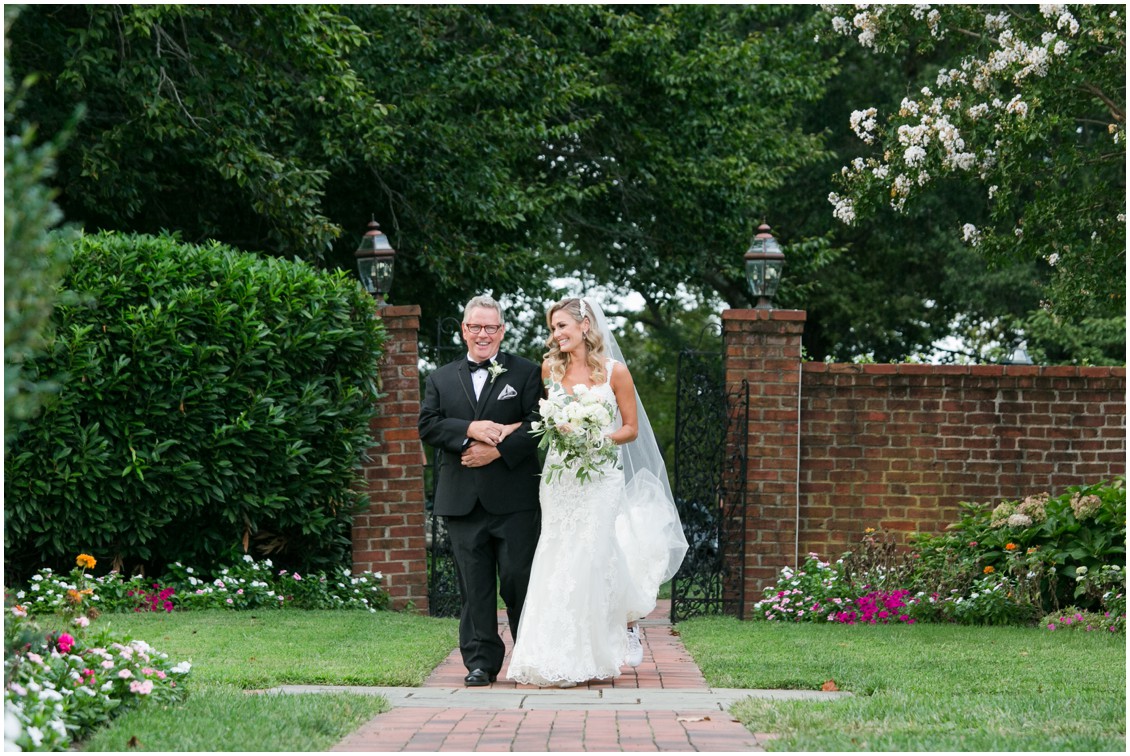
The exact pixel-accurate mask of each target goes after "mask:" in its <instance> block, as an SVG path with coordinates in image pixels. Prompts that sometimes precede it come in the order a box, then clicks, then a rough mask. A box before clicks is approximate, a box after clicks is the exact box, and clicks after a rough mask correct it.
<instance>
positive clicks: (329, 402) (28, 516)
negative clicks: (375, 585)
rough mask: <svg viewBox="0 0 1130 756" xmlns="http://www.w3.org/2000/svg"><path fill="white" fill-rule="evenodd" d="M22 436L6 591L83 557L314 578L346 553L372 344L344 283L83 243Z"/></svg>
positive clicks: (176, 247) (150, 248)
mask: <svg viewBox="0 0 1130 756" xmlns="http://www.w3.org/2000/svg"><path fill="white" fill-rule="evenodd" d="M64 285H65V286H66V287H67V288H69V289H70V290H72V291H74V292H77V293H78V294H80V295H82V296H81V298H80V299H79V300H78V301H79V303H78V304H73V303H72V304H64V305H61V306H59V307H57V308H56V311H55V316H54V323H55V327H56V331H57V337H56V340H55V344H54V347H53V350H52V352H51V353H50V354H49V355H47V356H45V357H43V358H41V359H38V360H35V361H33V362H31V363H29V364H28V366H27V367H28V369H29V370H31V371H32V372H33V373H37V374H39V375H56V374H65V375H66V378H65V379H64V383H63V385H62V387H61V390H60V392H59V393H58V394H57V395H56V396H54V397H53V398H52V401H50V402H49V403H47V404H46V406H45V407H44V410H43V412H42V413H41V414H40V415H39V416H38V417H36V418H34V419H31V420H28V421H26V422H25V423H24V424H22V425H21V426H19V427H17V428H16V433H15V434H14V438H13V439H12V442H11V447H10V454H9V457H8V460H7V470H6V476H5V515H6V526H5V546H6V553H5V562H6V566H7V568H8V570H9V580H11V579H12V578H20V577H27V576H28V575H30V574H31V573H32V572H33V571H34V570H36V569H38V568H40V567H42V566H56V567H60V568H62V567H69V563H70V561H71V560H72V559H73V555H74V554H76V553H78V552H80V551H82V552H88V553H91V554H93V555H95V556H97V557H98V559H99V561H100V562H101V563H102V564H103V565H106V566H111V565H113V566H115V567H121V568H124V569H125V570H127V571H129V570H132V569H133V568H135V567H136V566H138V565H139V564H142V565H146V566H148V567H149V570H150V572H151V573H155V572H158V571H159V570H155V569H153V568H154V567H158V568H159V567H163V565H165V564H167V563H170V562H177V561H180V562H183V563H187V564H196V565H200V566H202V567H206V566H210V565H215V564H217V563H218V562H220V561H223V560H226V559H229V558H230V557H231V556H232V555H233V553H235V552H243V551H247V552H250V553H253V554H255V553H258V554H270V555H272V556H273V557H274V558H275V561H276V562H278V563H280V564H281V565H285V566H289V567H294V568H300V569H304V570H308V569H311V568H316V567H330V566H337V565H340V564H342V563H344V562H345V560H346V558H347V556H348V550H349V523H350V518H351V515H352V513H353V512H354V511H356V506H358V505H359V504H360V503H361V497H360V495H359V494H358V493H357V492H356V491H355V490H354V483H355V480H356V468H357V466H358V464H359V462H360V461H361V459H362V458H363V455H364V453H365V451H366V449H367V448H368V447H369V445H370V443H371V437H370V433H369V424H370V421H371V419H372V418H373V415H374V412H375V405H374V401H375V399H376V397H377V388H376V386H375V378H376V370H377V361H378V360H379V358H380V356H381V355H380V350H381V346H382V344H383V341H384V330H383V327H382V325H381V323H380V321H379V320H377V319H376V318H375V317H374V305H373V302H372V300H371V299H370V298H369V297H368V296H367V295H366V294H365V293H364V291H363V290H362V289H361V288H360V286H359V285H358V284H357V283H356V281H355V280H353V279H352V278H350V277H348V276H347V275H346V274H344V273H326V272H321V271H317V270H315V269H313V268H312V267H310V266H309V265H306V264H303V263H294V262H287V261H282V260H277V259H273V258H260V257H257V256H254V255H250V254H246V253H240V252H238V251H235V250H232V249H229V248H226V247H224V246H222V245H219V244H216V243H212V244H209V245H204V246H191V245H186V244H183V243H180V242H178V241H177V240H176V239H175V238H173V237H170V236H161V237H148V236H122V235H116V234H100V235H96V236H86V237H84V238H82V239H81V241H80V242H79V244H78V245H77V247H76V250H75V255H74V259H73V264H72V268H71V271H70V273H69V274H68V276H67V277H66V278H65V280H64ZM32 377H33V378H34V377H35V376H34V375H33V376H32Z"/></svg>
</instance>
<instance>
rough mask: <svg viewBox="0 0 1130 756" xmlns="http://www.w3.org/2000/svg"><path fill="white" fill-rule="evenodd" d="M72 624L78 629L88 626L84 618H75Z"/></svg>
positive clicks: (88, 623) (88, 621)
mask: <svg viewBox="0 0 1130 756" xmlns="http://www.w3.org/2000/svg"><path fill="white" fill-rule="evenodd" d="M74 624H75V625H77V626H78V627H88V626H89V625H90V620H88V619H87V618H86V617H75V621H74Z"/></svg>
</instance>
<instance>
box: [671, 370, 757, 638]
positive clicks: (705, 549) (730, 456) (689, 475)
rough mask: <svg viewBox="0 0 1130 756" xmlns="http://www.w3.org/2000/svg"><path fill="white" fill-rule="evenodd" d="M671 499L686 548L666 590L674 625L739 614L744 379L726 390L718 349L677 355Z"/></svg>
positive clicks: (741, 600)
mask: <svg viewBox="0 0 1130 756" xmlns="http://www.w3.org/2000/svg"><path fill="white" fill-rule="evenodd" d="M676 384H677V387H676V400H675V486H674V489H675V490H674V494H675V502H676V506H677V507H678V510H679V517H680V518H681V519H682V521H683V532H684V533H685V534H686V537H687V542H688V544H689V548H688V549H687V555H686V558H685V559H684V560H683V565H682V567H681V568H680V569H679V572H678V574H676V575H675V578H674V580H673V581H672V585H671V621H672V622H678V621H679V620H681V619H687V618H689V617H695V616H700V615H707V614H728V615H732V616H736V617H738V618H741V617H742V611H743V609H742V608H743V605H744V600H745V589H744V579H743V571H744V567H743V566H744V564H745V487H746V451H745V450H746V433H747V429H748V418H749V382H748V381H744V380H743V381H742V383H741V384H740V385H738V386H735V387H734V388H731V389H727V387H726V383H725V374H724V368H723V360H722V353H721V352H720V351H716V352H715V351H695V350H684V351H682V352H680V354H679V368H678V375H677V378H676Z"/></svg>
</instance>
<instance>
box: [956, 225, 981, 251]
mask: <svg viewBox="0 0 1130 756" xmlns="http://www.w3.org/2000/svg"><path fill="white" fill-rule="evenodd" d="M961 236H962V239H963V240H964V241H965V242H967V243H969V244H971V245H973V246H974V247H976V246H977V245H978V244H980V243H981V232H980V231H978V230H977V227H976V226H974V225H973V224H972V223H966V224H965V225H964V226H962V227H961Z"/></svg>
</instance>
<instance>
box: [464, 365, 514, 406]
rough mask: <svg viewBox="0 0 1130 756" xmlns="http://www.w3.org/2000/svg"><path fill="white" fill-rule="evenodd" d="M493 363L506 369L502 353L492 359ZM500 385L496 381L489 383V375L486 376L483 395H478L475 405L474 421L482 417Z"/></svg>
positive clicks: (473, 393) (472, 392)
mask: <svg viewBox="0 0 1130 756" xmlns="http://www.w3.org/2000/svg"><path fill="white" fill-rule="evenodd" d="M494 361H495V362H496V363H498V364H499V365H501V366H502V367H506V362H505V360H504V359H503V356H502V352H499V353H498V356H497V357H495V358H494ZM469 372H470V371H468V373H469ZM496 384H497V385H496ZM501 385H502V384H501V383H499V382H498V380H497V379H495V380H494V381H491V379H490V374H489V373H488V374H487V382H486V383H484V384H483V393H481V394H479V401H478V404H476V405H475V419H476V420H478V419H479V418H480V417H482V415H483V411H484V410H485V409H486V407H487V404H489V403H490V400H491V399H493V398H494V395H495V394H496V393H497V392H498V389H499V387H500V386H501ZM474 395H475V392H474V390H473V389H472V391H471V396H474Z"/></svg>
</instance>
